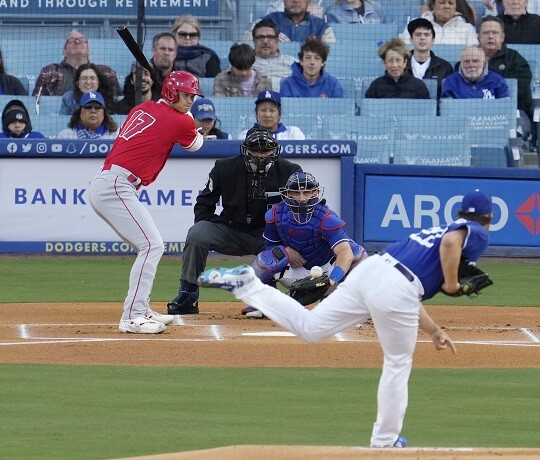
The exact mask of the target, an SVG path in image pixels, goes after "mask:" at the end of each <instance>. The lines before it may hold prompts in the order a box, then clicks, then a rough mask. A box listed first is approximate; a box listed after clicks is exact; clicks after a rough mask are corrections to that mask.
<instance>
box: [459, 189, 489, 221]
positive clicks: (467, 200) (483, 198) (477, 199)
mask: <svg viewBox="0 0 540 460" xmlns="http://www.w3.org/2000/svg"><path fill="white" fill-rule="evenodd" d="M491 211H492V200H491V196H489V195H488V194H487V193H483V192H481V191H480V190H478V189H476V190H474V191H473V192H470V193H467V195H465V196H464V197H463V200H462V202H461V212H468V213H472V214H478V215H485V214H491Z"/></svg>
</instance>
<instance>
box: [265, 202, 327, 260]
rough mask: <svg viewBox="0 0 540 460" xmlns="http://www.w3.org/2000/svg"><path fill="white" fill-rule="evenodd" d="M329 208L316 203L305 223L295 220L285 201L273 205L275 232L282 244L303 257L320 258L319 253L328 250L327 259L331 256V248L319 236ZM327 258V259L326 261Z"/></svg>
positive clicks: (309, 258) (307, 258)
mask: <svg viewBox="0 0 540 460" xmlns="http://www.w3.org/2000/svg"><path fill="white" fill-rule="evenodd" d="M329 213H330V209H329V208H328V207H327V206H324V205H317V206H316V207H315V211H314V212H313V215H312V216H311V219H310V220H309V222H308V223H306V224H302V225H301V224H299V223H298V222H296V221H295V220H294V218H293V216H292V213H291V212H290V210H289V208H288V207H287V205H286V204H285V203H280V204H279V205H278V206H276V207H275V212H274V217H275V224H276V228H277V232H278V234H279V237H280V239H281V241H282V242H283V244H284V245H285V246H290V247H291V248H293V249H296V250H297V251H298V252H299V253H300V254H302V256H303V257H304V259H306V260H307V261H308V263H307V264H306V265H309V261H310V260H314V259H320V256H321V254H324V253H325V252H328V254H329V256H328V260H330V259H331V258H332V256H333V253H332V249H331V248H330V245H329V244H328V241H326V239H324V238H322V236H321V230H320V228H321V226H322V225H323V223H324V221H325V220H326V219H327V217H328V215H329ZM328 260H327V261H328Z"/></svg>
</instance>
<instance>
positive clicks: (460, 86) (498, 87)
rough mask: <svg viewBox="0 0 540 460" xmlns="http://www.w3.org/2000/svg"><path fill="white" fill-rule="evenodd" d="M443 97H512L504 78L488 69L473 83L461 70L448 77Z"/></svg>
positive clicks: (445, 81)
mask: <svg viewBox="0 0 540 460" xmlns="http://www.w3.org/2000/svg"><path fill="white" fill-rule="evenodd" d="M442 97H450V98H453V99H500V98H502V97H510V90H509V89H508V85H507V83H506V80H505V79H504V77H501V76H500V75H499V74H498V73H497V72H493V71H491V70H488V69H487V67H486V69H484V72H483V73H482V75H481V76H480V78H479V79H478V80H476V81H475V82H471V81H469V80H467V79H466V78H465V76H464V75H463V74H462V73H461V71H460V70H458V71H457V72H454V73H453V74H452V75H449V76H448V77H446V80H444V83H443V88H442V94H441V98H442Z"/></svg>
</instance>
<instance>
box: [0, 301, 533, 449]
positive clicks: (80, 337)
mask: <svg viewBox="0 0 540 460" xmlns="http://www.w3.org/2000/svg"><path fill="white" fill-rule="evenodd" d="M160 307H161V308H160ZM154 308H155V309H156V310H158V311H159V310H161V311H163V310H164V308H163V306H160V305H154ZM241 308H242V304H240V303H236V302H230V303H207V304H204V303H203V304H201V305H200V309H201V314H199V315H189V316H182V317H180V316H179V317H177V323H178V324H177V325H171V326H169V327H168V328H167V330H166V331H165V332H164V333H163V334H160V335H157V336H152V335H131V334H120V333H119V332H118V320H119V317H120V313H121V306H119V305H118V303H114V304H112V303H101V304H1V305H0V315H1V317H2V319H3V323H2V324H1V325H0V362H2V363H39V364H124V365H149V366H150V365H151V366H155V365H165V366H218V367H219V366H242V367H249V366H266V367H271V366H279V367H283V366H285V367H287V366H295V367H301V366H305V367H379V366H380V365H381V363H382V354H381V352H380V349H379V346H378V343H377V341H376V337H375V333H374V330H373V328H372V327H371V326H370V325H369V324H368V325H364V326H362V327H353V328H350V329H348V330H346V331H344V332H342V333H340V334H336V335H335V336H333V337H332V338H329V339H327V340H326V341H324V342H322V343H320V344H315V345H314V344H307V343H305V342H302V341H301V340H300V339H298V338H296V337H294V336H292V335H291V334H289V333H287V332H285V331H284V330H283V329H281V328H280V327H278V326H276V325H275V324H274V323H272V322H271V321H269V320H266V319H263V320H256V319H247V318H245V317H243V316H242V315H240V309H241ZM428 311H429V312H430V314H431V315H432V316H433V317H434V319H435V320H436V321H437V322H438V323H439V324H441V325H443V326H444V327H445V328H446V329H447V330H448V332H449V334H450V335H451V336H452V338H453V339H454V341H455V342H456V343H457V346H458V355H457V356H453V355H451V354H450V353H448V352H443V353H437V352H435V351H434V350H433V347H432V345H431V342H429V340H428V338H427V337H426V336H424V335H422V334H420V335H419V340H418V345H417V348H416V352H415V356H414V360H415V364H414V365H415V367H441V368H450V367H452V368H468V367H474V368H478V367H490V368H497V367H504V368H512V367H531V368H537V367H538V366H539V363H540V310H539V309H538V308H504V307H496V308H495V307H428ZM251 346H256V347H257V353H253V354H246V353H245V350H246V347H251ZM359 350H361V352H359ZM145 458H147V459H148V458H153V459H160V460H170V459H183V458H190V459H214V458H220V459H231V460H232V459H240V458H242V459H243V458H257V459H276V458H279V459H292V458H294V459H303V458H306V459H307V458H309V459H349V458H365V459H372V458H373V459H385V460H387V459H399V458H407V459H410V458H415V459H435V458H441V459H450V458H474V459H475V460H483V459H492V458H505V459H518V458H526V459H528V458H531V459H532V458H535V459H540V449H524V450H519V449H468V450H467V449H463V450H460V449H404V450H403V451H402V450H400V451H399V452H396V450H390V451H381V450H373V449H361V448H352V447H310V446H231V447H227V448H221V449H209V450H206V451H197V452H184V453H176V454H167V455H158V456H152V457H145Z"/></svg>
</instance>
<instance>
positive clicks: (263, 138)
mask: <svg viewBox="0 0 540 460" xmlns="http://www.w3.org/2000/svg"><path fill="white" fill-rule="evenodd" d="M240 151H241V153H242V155H244V159H245V163H246V168H247V170H248V172H250V173H256V174H266V173H267V172H268V171H269V170H270V168H271V167H272V165H273V164H274V163H275V162H276V160H277V159H278V158H279V155H280V153H281V146H280V145H279V144H278V143H277V141H276V138H275V137H274V136H273V135H272V133H271V132H270V131H268V130H267V129H265V128H262V127H258V126H257V127H254V128H251V129H250V130H249V131H248V132H247V134H246V138H245V139H244V142H243V143H242V145H241V146H240ZM254 152H271V155H270V156H266V157H264V158H260V157H254V156H253V153H254Z"/></svg>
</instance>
